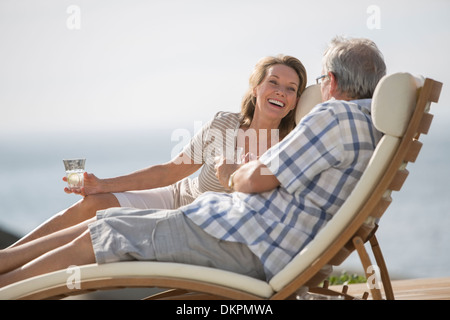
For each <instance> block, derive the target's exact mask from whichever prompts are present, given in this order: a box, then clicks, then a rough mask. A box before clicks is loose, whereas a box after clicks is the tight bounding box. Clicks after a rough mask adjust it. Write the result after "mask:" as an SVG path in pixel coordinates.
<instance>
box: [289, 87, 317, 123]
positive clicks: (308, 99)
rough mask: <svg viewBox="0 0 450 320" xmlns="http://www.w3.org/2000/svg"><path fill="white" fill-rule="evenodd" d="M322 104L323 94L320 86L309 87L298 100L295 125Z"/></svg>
mask: <svg viewBox="0 0 450 320" xmlns="http://www.w3.org/2000/svg"><path fill="white" fill-rule="evenodd" d="M321 102H322V93H321V92H320V85H318V84H314V85H311V86H309V87H307V88H306V89H305V90H304V91H303V93H302V95H301V96H300V99H299V100H298V103H297V110H296V112H295V123H296V124H298V123H299V122H300V120H301V119H302V118H303V117H304V116H305V115H307V114H308V113H309V112H310V111H311V109H312V108H314V107H315V106H316V105H317V104H319V103H321Z"/></svg>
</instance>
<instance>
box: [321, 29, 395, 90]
mask: <svg viewBox="0 0 450 320" xmlns="http://www.w3.org/2000/svg"><path fill="white" fill-rule="evenodd" d="M322 65H323V68H324V69H325V72H326V73H328V72H332V73H333V74H334V76H335V77H336V79H337V84H338V86H337V89H338V91H339V92H340V93H343V94H346V95H347V96H348V97H349V98H352V99H365V98H371V97H372V95H373V92H374V90H375V87H376V86H377V83H378V81H379V80H380V79H381V78H382V77H383V76H384V75H385V74H386V64H385V63H384V58H383V55H382V53H381V52H380V50H379V49H378V47H377V46H376V44H375V43H374V42H373V41H372V40H369V39H363V38H342V37H336V38H334V39H333V40H332V41H331V43H330V46H329V47H328V49H327V50H326V51H325V53H324V56H323V60H322Z"/></svg>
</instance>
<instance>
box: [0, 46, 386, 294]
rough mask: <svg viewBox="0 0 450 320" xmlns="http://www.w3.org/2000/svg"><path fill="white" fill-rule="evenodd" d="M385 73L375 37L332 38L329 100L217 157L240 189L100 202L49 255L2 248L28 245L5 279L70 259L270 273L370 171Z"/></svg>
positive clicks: (326, 80)
mask: <svg viewBox="0 0 450 320" xmlns="http://www.w3.org/2000/svg"><path fill="white" fill-rule="evenodd" d="M385 73H386V66H385V63H384V59H383V56H382V54H381V53H380V51H379V50H378V48H377V46H376V45H375V44H374V43H373V42H372V41H370V40H367V39H344V38H336V39H334V40H333V41H331V43H330V46H329V48H328V49H327V50H326V51H325V54H324V56H323V61H322V75H321V76H320V77H318V78H317V82H318V83H320V85H321V92H322V98H323V103H321V104H318V105H317V106H315V107H314V108H313V110H312V111H311V112H310V113H309V114H308V115H306V116H305V117H304V118H303V119H302V120H301V121H300V123H299V124H298V125H297V127H296V128H295V129H294V130H293V131H292V132H291V133H290V134H289V135H288V136H286V137H285V138H284V139H283V140H282V141H281V142H280V143H279V144H277V145H276V146H275V147H272V148H271V149H269V150H268V151H267V152H266V153H264V154H263V155H262V156H261V157H260V158H259V159H257V160H253V161H249V162H247V163H244V164H230V163H228V162H227V161H226V159H219V161H218V162H217V165H216V170H217V173H216V174H217V176H218V178H219V181H220V182H221V183H222V184H223V185H224V186H226V187H227V188H229V189H231V190H233V191H234V192H232V193H229V194H226V193H214V192H208V193H205V194H203V195H202V196H200V197H199V198H198V199H197V200H196V201H195V202H194V203H192V204H189V205H187V206H184V207H181V208H179V209H177V210H139V209H126V208H113V209H108V210H106V211H99V212H98V215H97V218H94V219H93V220H90V221H86V222H85V223H82V224H80V225H78V226H76V227H73V228H70V230H66V232H58V233H55V234H52V235H49V236H48V237H47V238H46V240H45V241H47V242H46V246H47V248H51V247H53V248H54V249H53V250H51V251H50V252H47V253H45V254H42V252H40V250H39V244H38V243H34V242H33V241H32V242H30V243H28V244H24V245H23V246H20V247H17V248H11V249H7V250H4V251H3V252H0V260H2V259H3V258H7V255H8V250H25V249H26V250H27V251H26V253H27V254H26V257H27V261H24V259H25V258H24V256H25V255H21V254H18V253H17V252H16V253H15V255H14V256H15V257H16V258H14V259H17V261H15V265H17V266H21V265H23V266H21V267H18V268H17V269H14V270H12V271H8V272H6V270H3V271H2V270H0V273H2V272H6V273H3V274H2V275H0V287H1V286H4V285H6V284H8V283H11V282H15V281H18V280H20V279H24V278H27V277H30V276H33V275H37V274H41V273H45V272H50V271H53V270H58V269H64V268H66V267H68V266H70V265H82V264H87V263H93V262H97V263H99V264H101V263H108V262H113V261H123V260H154V261H169V262H180V263H189V264H196V265H204V266H209V267H216V268H220V269H225V270H231V271H233V272H238V273H242V274H246V275H249V276H253V277H256V278H260V279H266V280H270V279H271V278H272V277H273V276H274V275H275V274H277V273H278V272H279V271H280V270H281V269H282V268H283V267H284V266H285V265H286V264H287V263H288V262H289V261H290V260H291V259H292V258H293V257H294V256H295V255H296V254H297V253H299V252H300V251H301V250H302V248H304V247H305V246H306V245H307V244H308V243H309V242H310V241H311V240H312V239H314V237H315V236H316V235H317V233H318V232H319V230H320V229H321V228H322V227H323V226H325V224H326V223H327V222H328V221H329V220H330V219H331V218H332V217H333V215H334V214H335V213H336V212H337V211H338V209H339V208H340V206H341V205H342V204H343V203H344V201H345V199H346V198H347V197H348V196H349V194H350V193H351V191H352V190H353V188H354V186H355V185H356V183H357V181H358V180H359V178H360V176H361V175H362V172H363V171H364V169H365V167H366V165H367V163H368V161H369V159H370V157H371V155H372V153H373V151H374V149H375V147H376V144H377V143H378V141H379V139H380V138H381V133H380V132H378V131H377V130H376V129H375V127H374V126H373V123H372V119H371V115H370V106H371V96H372V94H373V92H374V90H375V87H376V85H377V83H378V81H379V80H380V79H381V77H382V76H384V75H385ZM24 246H26V248H23V247H24ZM41 248H42V244H41ZM33 252H35V254H34V257H33V254H32V253H33ZM5 255H6V256H5ZM34 258H35V259H34ZM21 259H22V260H23V261H22V260H21ZM31 259H33V260H32V261H30V260H31ZM29 261H30V262H29ZM9 262H11V261H9ZM10 265H11V263H10ZM0 269H1V267H0Z"/></svg>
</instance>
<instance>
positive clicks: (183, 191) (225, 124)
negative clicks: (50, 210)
mask: <svg viewBox="0 0 450 320" xmlns="http://www.w3.org/2000/svg"><path fill="white" fill-rule="evenodd" d="M240 122H241V115H240V113H232V112H218V113H217V114H216V115H215V116H214V118H213V119H212V120H210V121H209V122H208V123H207V124H206V125H204V126H203V127H202V129H201V130H200V131H199V132H198V133H197V134H196V135H195V136H194V137H193V138H192V139H191V142H190V143H189V144H188V145H187V146H185V147H184V149H183V153H184V154H185V155H187V156H188V158H189V159H188V161H192V162H193V163H196V164H200V163H201V164H203V166H202V168H201V170H200V173H199V175H198V176H196V177H194V178H185V179H183V180H181V181H178V182H177V183H175V184H174V185H173V187H174V207H175V208H178V207H180V206H184V205H186V204H189V203H191V202H192V201H194V200H195V199H196V198H197V197H198V196H199V195H200V194H202V193H204V192H206V191H215V192H227V190H225V189H224V187H223V186H222V185H221V184H220V183H219V181H218V180H217V177H216V171H215V169H214V157H215V156H217V155H227V158H233V157H234V154H235V152H236V137H237V132H238V129H239V126H240ZM185 159H187V158H185ZM184 161H186V160H184Z"/></svg>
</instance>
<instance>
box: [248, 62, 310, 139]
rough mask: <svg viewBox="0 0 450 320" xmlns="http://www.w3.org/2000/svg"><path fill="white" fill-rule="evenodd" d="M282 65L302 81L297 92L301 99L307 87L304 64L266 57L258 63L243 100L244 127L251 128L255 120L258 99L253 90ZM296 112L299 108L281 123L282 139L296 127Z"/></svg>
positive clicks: (292, 111)
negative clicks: (275, 67) (270, 71)
mask: <svg viewBox="0 0 450 320" xmlns="http://www.w3.org/2000/svg"><path fill="white" fill-rule="evenodd" d="M276 64H282V65H285V66H288V67H290V68H292V69H294V70H295V72H296V73H297V75H298V78H299V79H300V83H299V87H298V90H297V98H299V97H300V95H301V94H302V92H303V90H304V89H305V87H306V82H307V78H306V69H305V67H304V66H303V64H302V63H301V62H300V60H298V59H297V58H294V57H291V56H286V55H278V56H275V57H265V58H262V59H261V60H259V61H258V63H257V64H256V66H255V68H254V69H253V72H252V74H251V76H250V79H249V88H248V91H247V92H246V93H245V95H244V98H243V99H242V104H241V115H242V122H241V124H242V125H244V126H249V125H250V123H251V122H252V120H253V114H254V112H255V105H256V97H254V95H253V89H254V88H256V87H257V86H258V85H259V84H260V83H261V82H262V81H263V80H264V78H265V77H266V74H267V70H268V69H269V68H270V67H272V66H274V65H276ZM295 110H297V106H295V108H294V109H293V110H291V112H289V113H288V114H287V115H286V116H285V117H284V118H283V119H282V120H281V122H280V125H279V127H278V129H279V130H280V137H284V136H285V135H287V134H288V133H289V132H290V131H291V130H292V129H294V127H295Z"/></svg>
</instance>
